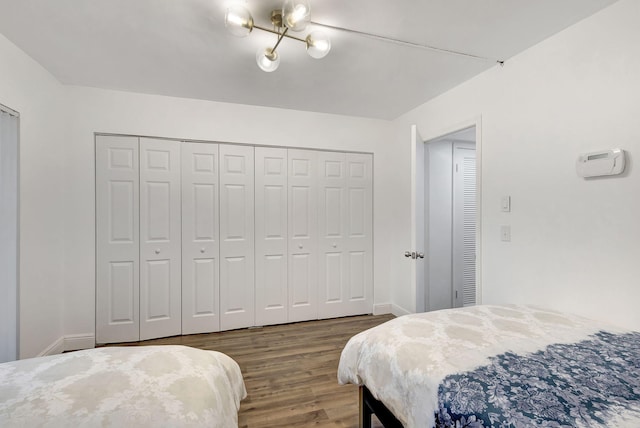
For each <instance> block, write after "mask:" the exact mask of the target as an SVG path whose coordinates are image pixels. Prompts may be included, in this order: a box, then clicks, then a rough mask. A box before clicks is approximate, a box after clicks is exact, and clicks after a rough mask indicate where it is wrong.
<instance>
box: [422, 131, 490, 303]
mask: <svg viewBox="0 0 640 428" xmlns="http://www.w3.org/2000/svg"><path fill="white" fill-rule="evenodd" d="M477 126H478V125H477V124H476V125H472V126H468V127H466V128H464V129H459V130H456V131H454V132H450V133H447V134H445V135H442V136H439V137H437V138H434V139H431V140H427V141H421V139H420V138H417V139H416V140H417V141H416V148H417V149H416V150H415V153H416V154H417V155H416V157H415V160H416V168H415V169H416V174H415V175H414V177H415V181H416V185H415V187H414V191H415V193H416V195H415V197H414V199H416V200H418V201H419V202H420V203H419V204H416V208H417V213H416V216H415V217H416V221H415V223H414V224H415V228H414V232H415V234H416V236H417V237H418V238H417V239H416V241H421V240H422V239H421V238H422V237H424V241H423V242H424V244H423V245H418V246H421V247H422V248H424V250H425V251H424V252H425V260H424V263H421V264H416V270H417V272H416V275H415V278H416V309H417V311H419V312H420V311H434V310H439V309H448V308H454V307H461V306H470V305H474V304H476V303H477V300H478V298H477V295H478V289H477V288H478V287H477V284H476V278H477V275H476V253H477V242H476V241H477V224H478V218H479V215H478V209H477V207H478V205H477V199H478V198H477V196H478V195H477V186H476V181H477V176H478V174H477V161H476V140H477V134H476V131H477ZM420 170H422V171H420Z"/></svg>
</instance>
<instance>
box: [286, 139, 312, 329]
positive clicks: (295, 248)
mask: <svg viewBox="0 0 640 428" xmlns="http://www.w3.org/2000/svg"><path fill="white" fill-rule="evenodd" d="M287 152H288V165H289V167H288V173H289V179H288V188H289V191H288V192H289V204H288V210H289V248H288V250H289V260H288V262H289V266H288V270H289V274H288V280H289V293H288V294H289V321H290V322H294V321H304V320H311V319H317V317H318V291H317V290H318V235H317V229H318V220H317V156H318V152H315V151H312V150H294V149H289V150H288V151H287Z"/></svg>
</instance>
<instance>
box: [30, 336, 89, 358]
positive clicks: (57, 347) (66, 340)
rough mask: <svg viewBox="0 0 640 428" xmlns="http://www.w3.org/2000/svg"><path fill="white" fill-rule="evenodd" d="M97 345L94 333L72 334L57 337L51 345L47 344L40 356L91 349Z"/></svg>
mask: <svg viewBox="0 0 640 428" xmlns="http://www.w3.org/2000/svg"><path fill="white" fill-rule="evenodd" d="M95 346H96V337H95V335H94V334H93V333H88V334H70V335H69V336H62V337H59V338H58V339H56V340H55V341H54V342H53V343H52V344H51V345H49V346H47V347H46V348H45V349H44V350H43V351H42V352H40V353H39V354H38V355H37V356H38V357H47V356H49V355H58V354H62V353H63V352H65V351H78V350H80V349H91V348H95Z"/></svg>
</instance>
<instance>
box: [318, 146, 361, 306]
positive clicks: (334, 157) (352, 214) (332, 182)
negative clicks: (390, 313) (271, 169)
mask: <svg viewBox="0 0 640 428" xmlns="http://www.w3.org/2000/svg"><path fill="white" fill-rule="evenodd" d="M371 169H372V157H371V155H364V154H363V155H360V154H351V153H332V152H320V153H319V178H318V188H319V198H318V216H319V218H318V230H319V254H320V256H319V263H320V266H319V281H320V283H319V285H318V293H319V307H318V317H319V318H332V317H340V316H347V315H356V314H363V313H368V312H370V311H371V307H372V302H373V296H372V292H371V290H372V277H373V255H372V242H373V241H372V219H371V210H372V174H371Z"/></svg>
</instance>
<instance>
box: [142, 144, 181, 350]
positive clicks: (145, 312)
mask: <svg viewBox="0 0 640 428" xmlns="http://www.w3.org/2000/svg"><path fill="white" fill-rule="evenodd" d="M181 224H182V222H181V203H180V142H179V141H170V140H156V139H150V138H141V139H140V263H141V268H140V340H147V339H153V338H156V337H164V336H174V335H178V334H180V333H181V321H182V320H181Z"/></svg>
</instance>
